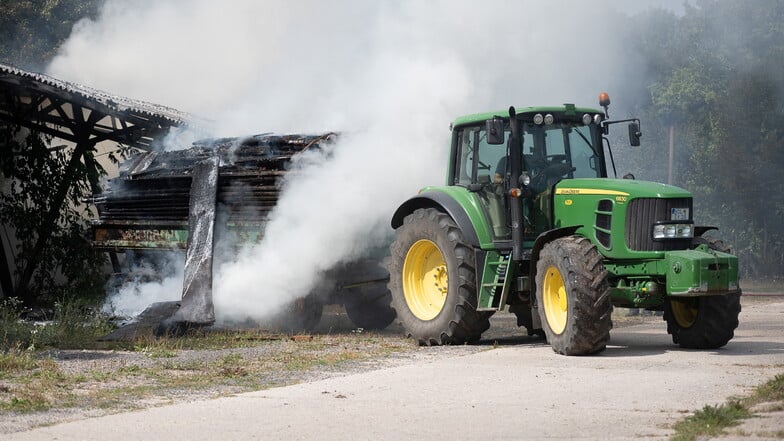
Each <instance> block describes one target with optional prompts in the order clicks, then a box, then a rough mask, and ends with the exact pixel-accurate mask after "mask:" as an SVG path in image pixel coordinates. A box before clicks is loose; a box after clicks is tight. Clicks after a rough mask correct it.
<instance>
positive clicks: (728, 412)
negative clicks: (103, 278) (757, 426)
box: [670, 374, 784, 441]
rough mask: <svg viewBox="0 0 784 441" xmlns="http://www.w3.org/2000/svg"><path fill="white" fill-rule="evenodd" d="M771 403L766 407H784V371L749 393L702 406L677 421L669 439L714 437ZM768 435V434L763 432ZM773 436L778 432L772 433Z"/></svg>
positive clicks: (679, 440) (769, 409)
mask: <svg viewBox="0 0 784 441" xmlns="http://www.w3.org/2000/svg"><path fill="white" fill-rule="evenodd" d="M764 403H772V404H773V405H772V406H769V407H768V408H767V410H768V411H772V410H784V374H779V375H777V376H776V377H775V378H773V379H772V380H770V381H768V382H767V383H765V384H763V385H761V386H759V387H757V388H756V389H755V391H754V392H753V393H752V394H751V395H750V396H748V397H746V398H742V399H733V400H730V401H729V402H727V403H726V404H722V405H719V406H715V407H714V406H705V407H704V408H702V410H699V411H697V412H695V413H694V414H693V415H691V416H688V417H686V418H685V419H684V420H682V421H679V422H677V423H676V424H675V425H674V426H673V429H675V435H674V436H673V437H672V438H670V439H671V440H672V441H692V440H696V439H697V438H698V437H700V436H711V437H715V436H718V435H721V434H724V433H726V429H728V428H730V427H734V426H737V425H738V424H740V422H741V420H743V419H745V418H750V417H753V416H755V415H756V414H757V413H758V412H757V411H755V406H759V405H761V404H764ZM766 436H767V435H766ZM775 436H780V434H779V435H775Z"/></svg>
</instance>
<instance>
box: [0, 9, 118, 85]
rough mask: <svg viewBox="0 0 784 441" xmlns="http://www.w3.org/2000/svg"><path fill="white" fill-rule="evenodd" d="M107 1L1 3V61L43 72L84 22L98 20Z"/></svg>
mask: <svg viewBox="0 0 784 441" xmlns="http://www.w3.org/2000/svg"><path fill="white" fill-rule="evenodd" d="M103 3H104V0H26V1H18V0H0V10H2V11H3V13H2V14H0V61H2V62H6V63H7V62H10V63H15V64H17V65H18V66H19V67H21V68H23V69H32V70H36V69H38V70H40V69H42V68H43V67H44V66H45V65H46V64H47V63H48V62H49V61H50V60H51V59H52V57H54V56H55V54H56V53H57V50H58V49H59V47H60V44H61V43H62V42H63V41H64V40H65V39H66V38H67V37H68V36H69V35H70V34H71V27H72V26H73V25H74V24H75V23H76V22H78V21H79V20H81V19H83V18H94V17H96V16H97V15H98V9H99V8H100V7H101V5H103Z"/></svg>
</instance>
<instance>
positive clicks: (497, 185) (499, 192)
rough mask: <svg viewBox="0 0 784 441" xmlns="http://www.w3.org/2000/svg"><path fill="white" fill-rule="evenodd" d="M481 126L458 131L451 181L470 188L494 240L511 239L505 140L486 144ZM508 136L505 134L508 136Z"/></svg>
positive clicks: (483, 128) (484, 133)
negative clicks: (498, 143)
mask: <svg viewBox="0 0 784 441" xmlns="http://www.w3.org/2000/svg"><path fill="white" fill-rule="evenodd" d="M486 134H487V133H486V131H485V127H484V126H483V125H481V126H480V125H477V126H467V127H464V128H461V129H459V130H458V133H457V135H456V136H457V146H456V147H457V164H458V166H457V167H456V168H455V172H456V174H457V176H455V179H454V183H455V184H456V185H461V186H465V187H467V188H470V189H472V190H473V191H474V192H475V194H476V195H477V199H478V200H479V203H480V205H481V206H482V211H483V212H484V213H485V217H486V219H487V222H488V225H489V226H490V231H491V234H492V235H493V240H494V241H507V240H510V239H511V238H512V233H511V229H510V227H509V215H508V206H509V204H508V203H507V201H506V198H505V195H506V192H505V191H504V189H505V182H507V181H506V179H505V173H506V168H507V167H506V143H504V144H503V145H491V144H488V143H487V136H486ZM507 137H508V135H507Z"/></svg>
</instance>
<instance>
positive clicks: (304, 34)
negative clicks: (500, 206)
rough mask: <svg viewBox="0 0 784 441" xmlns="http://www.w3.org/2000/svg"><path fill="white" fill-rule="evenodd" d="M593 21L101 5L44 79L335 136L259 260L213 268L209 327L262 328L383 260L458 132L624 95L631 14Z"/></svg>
mask: <svg viewBox="0 0 784 441" xmlns="http://www.w3.org/2000/svg"><path fill="white" fill-rule="evenodd" d="M673 3H675V2H673ZM598 6H599V7H597V2H590V3H578V2H566V1H563V2H533V1H531V2H504V1H490V2H484V3H482V4H481V5H480V4H478V3H476V2H470V1H445V0H440V1H428V2H421V1H400V2H399V1H380V2H366V1H348V0H343V1H330V2H323V1H298V2H288V1H282V0H281V1H265V2H263V3H262V2H258V1H255V0H237V1H232V2H230V3H219V2H213V1H210V0H195V1H190V2H187V3H183V2H177V1H174V0H169V1H153V0H133V1H115V0H109V1H107V3H106V5H105V7H104V9H103V11H102V13H101V15H100V17H99V18H98V19H97V20H96V21H90V20H87V21H83V22H80V23H79V24H78V25H77V26H76V27H75V28H74V31H73V34H72V36H71V37H70V38H69V39H68V41H67V42H66V43H65V44H64V45H63V46H62V47H61V49H60V53H59V55H58V56H57V57H56V58H55V60H54V61H53V62H52V63H51V65H50V67H49V73H50V74H51V75H53V76H56V77H59V78H63V79H66V80H71V81H76V82H80V83H84V84H88V85H90V86H93V87H97V88H99V89H103V90H108V91H112V92H114V93H118V94H122V95H126V96H130V97H134V98H138V99H143V100H148V101H152V102H157V103H161V104H166V105H169V106H172V107H176V108H178V109H181V110H185V111H188V112H191V113H193V114H196V115H200V116H202V117H204V118H207V119H209V120H211V121H214V126H213V127H212V131H213V133H212V135H214V136H237V135H242V134H251V133H260V132H268V131H277V132H299V133H303V132H319V131H339V132H341V133H342V136H341V137H340V138H339V141H338V143H337V145H335V147H334V151H332V152H331V154H328V155H324V154H317V153H313V154H312V155H310V156H309V157H307V158H303V159H302V160H301V161H299V162H298V166H299V167H302V170H301V173H297V175H296V176H297V177H296V178H294V179H290V180H288V181H287V183H286V187H285V192H284V195H283V197H282V199H281V200H280V202H279V204H278V206H277V207H276V210H275V211H274V212H273V215H272V216H273V217H272V219H271V222H270V223H269V225H268V229H267V231H266V237H265V239H264V241H263V242H262V243H261V244H260V246H257V247H253V248H250V249H246V250H243V251H242V252H241V253H240V254H239V255H238V256H236V258H235V259H232V260H231V261H230V262H225V263H223V264H217V265H216V268H217V269H218V271H217V274H216V281H215V305H216V313H217V314H218V315H219V317H220V318H223V319H242V318H245V317H246V316H251V317H263V316H265V315H267V314H268V313H269V312H270V311H271V310H275V309H277V308H279V307H281V306H282V305H283V304H284V303H286V302H288V301H291V300H292V299H294V298H296V297H299V296H302V295H304V294H305V293H307V292H308V291H309V290H311V289H312V288H314V287H315V286H316V285H317V284H318V283H319V273H320V272H321V271H323V270H325V269H328V268H329V267H331V266H332V265H334V264H335V263H338V262H341V261H346V260H350V259H352V258H354V257H356V256H360V255H362V254H363V253H365V252H366V251H367V250H368V249H369V248H370V247H372V246H374V245H377V244H378V243H383V242H384V240H386V238H388V237H389V233H390V227H389V219H390V218H391V215H392V213H393V212H394V209H395V208H396V207H397V206H398V205H399V204H400V203H402V202H403V201H404V200H405V199H407V198H408V197H410V196H412V195H414V194H416V192H417V190H418V189H419V188H421V187H422V186H424V185H428V184H440V183H442V182H443V181H444V170H445V169H446V154H447V150H448V147H449V131H448V129H447V128H448V126H449V123H450V121H451V120H452V119H454V118H455V117H456V116H458V115H460V114H465V113H474V112H479V111H486V110H492V109H505V108H507V107H508V106H509V105H511V104H514V105H518V106H528V105H542V104H560V103H564V102H572V103H576V104H579V105H591V106H594V105H595V104H596V103H595V102H596V96H597V94H598V93H599V92H600V91H603V90H607V91H608V92H610V93H611V94H612V93H613V92H614V90H620V89H622V88H623V87H624V82H625V81H627V80H625V79H624V78H622V76H619V75H618V74H617V72H619V71H621V70H620V69H619V67H620V65H621V64H622V63H623V62H624V60H622V59H619V57H618V54H619V53H622V48H621V47H620V44H621V43H619V42H618V40H617V39H616V38H614V35H613V34H614V29H613V28H614V23H617V22H619V21H621V20H623V17H624V13H625V12H626V10H624V9H623V8H628V7H629V6H628V5H627V2H622V1H604V2H598ZM636 7H637V8H639V6H636ZM178 294H179V292H178Z"/></svg>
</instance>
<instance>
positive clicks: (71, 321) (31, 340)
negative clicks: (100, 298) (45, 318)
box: [0, 298, 113, 350]
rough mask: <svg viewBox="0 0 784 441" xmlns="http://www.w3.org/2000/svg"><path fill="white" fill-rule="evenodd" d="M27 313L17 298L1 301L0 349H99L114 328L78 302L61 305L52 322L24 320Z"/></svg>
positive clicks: (58, 306) (57, 307) (56, 306)
mask: <svg viewBox="0 0 784 441" xmlns="http://www.w3.org/2000/svg"><path fill="white" fill-rule="evenodd" d="M23 313H24V310H23V308H22V306H21V302H20V301H18V300H17V299H15V298H8V299H4V300H3V301H2V302H0V350H8V349H11V348H17V347H22V348H26V349H31V350H34V349H39V348H60V349H73V348H78V349H89V348H96V347H99V346H100V344H99V343H98V342H97V341H96V340H97V338H98V337H100V336H103V335H106V334H107V333H109V331H111V330H112V328H113V327H112V325H111V324H110V323H109V322H108V321H107V319H106V318H105V317H104V316H103V315H101V314H100V313H98V312H97V311H94V310H91V309H89V308H87V307H85V306H84V305H82V304H79V303H77V302H74V301H63V302H57V303H56V304H55V308H54V317H53V320H52V321H51V322H46V323H34V322H30V321H26V320H22V319H21V317H22V316H23Z"/></svg>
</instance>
